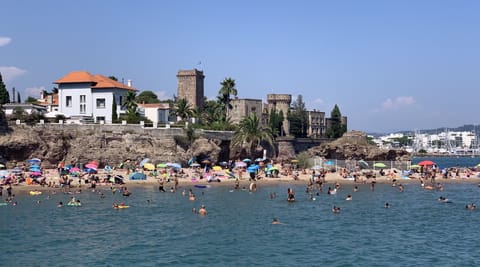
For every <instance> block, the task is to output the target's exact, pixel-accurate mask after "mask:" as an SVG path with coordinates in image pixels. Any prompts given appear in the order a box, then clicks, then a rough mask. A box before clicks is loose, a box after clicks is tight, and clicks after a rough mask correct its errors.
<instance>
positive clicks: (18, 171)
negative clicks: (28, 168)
mask: <svg viewBox="0 0 480 267" xmlns="http://www.w3.org/2000/svg"><path fill="white" fill-rule="evenodd" d="M11 172H12V173H21V172H22V169H21V168H20V167H15V168H14V169H13V170H12V171H11Z"/></svg>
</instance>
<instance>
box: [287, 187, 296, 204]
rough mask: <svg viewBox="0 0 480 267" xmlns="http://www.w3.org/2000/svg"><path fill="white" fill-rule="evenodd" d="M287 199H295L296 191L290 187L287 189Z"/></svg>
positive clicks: (291, 200) (292, 200)
mask: <svg viewBox="0 0 480 267" xmlns="http://www.w3.org/2000/svg"><path fill="white" fill-rule="evenodd" d="M287 201H289V202H294V201H295V193H294V192H293V189H291V188H288V190H287Z"/></svg>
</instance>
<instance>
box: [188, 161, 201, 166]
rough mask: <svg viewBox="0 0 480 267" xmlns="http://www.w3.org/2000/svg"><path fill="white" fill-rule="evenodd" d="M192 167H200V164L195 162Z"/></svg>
mask: <svg viewBox="0 0 480 267" xmlns="http://www.w3.org/2000/svg"><path fill="white" fill-rule="evenodd" d="M190 167H200V164H198V163H196V162H194V163H192V164H190Z"/></svg>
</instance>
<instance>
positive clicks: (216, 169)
mask: <svg viewBox="0 0 480 267" xmlns="http://www.w3.org/2000/svg"><path fill="white" fill-rule="evenodd" d="M212 170H214V171H221V170H222V167H220V166H213V167H212Z"/></svg>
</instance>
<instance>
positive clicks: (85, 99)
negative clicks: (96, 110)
mask: <svg viewBox="0 0 480 267" xmlns="http://www.w3.org/2000/svg"><path fill="white" fill-rule="evenodd" d="M86 102H87V96H86V95H80V103H86Z"/></svg>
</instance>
